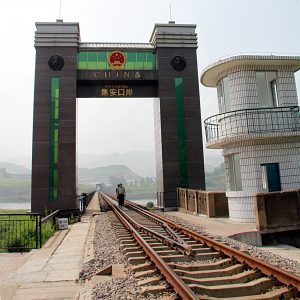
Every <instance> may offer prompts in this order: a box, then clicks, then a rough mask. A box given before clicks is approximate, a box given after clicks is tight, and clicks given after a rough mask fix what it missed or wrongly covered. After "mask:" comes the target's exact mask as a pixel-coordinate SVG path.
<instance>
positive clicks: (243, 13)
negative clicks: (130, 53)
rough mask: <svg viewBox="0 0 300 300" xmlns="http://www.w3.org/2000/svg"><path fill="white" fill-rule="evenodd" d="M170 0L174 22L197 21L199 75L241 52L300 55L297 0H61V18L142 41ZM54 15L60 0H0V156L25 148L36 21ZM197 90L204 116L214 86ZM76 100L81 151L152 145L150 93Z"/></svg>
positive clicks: (95, 32) (86, 31) (162, 18)
mask: <svg viewBox="0 0 300 300" xmlns="http://www.w3.org/2000/svg"><path fill="white" fill-rule="evenodd" d="M170 3H171V4H172V19H173V20H174V21H176V23H192V24H197V29H196V31H197V33H198V44H199V48H198V64H199V75H200V74H201V71H202V70H203V68H204V67H206V66H207V65H208V64H210V63H211V62H213V61H215V60H218V59H219V58H220V57H223V56H227V55H230V54H235V53H239V52H250V53H254V52H263V53H271V52H272V53H274V54H277V53H278V54H297V55H300V38H299V28H300V1H299V0H185V1H182V0H152V1H141V0H127V1H124V0H122V1H121V0H114V1H104V0H102V1H99V0H84V1H83V0H81V1H79V0H62V11H61V18H62V19H63V20H64V21H66V22H70V21H74V22H79V23H80V32H81V40H82V41H83V42H148V41H149V38H150V35H151V32H152V29H153V26H154V24H155V23H167V22H168V21H169V20H170V10H169V5H170ZM58 16H59V0H51V1H50V0H26V1H24V0H10V1H3V2H2V3H1V18H0V26H1V27H0V28H1V29H0V30H1V47H0V57H1V67H2V68H1V69H2V70H1V71H2V72H1V73H0V82H1V88H0V101H1V117H0V128H1V129H0V141H1V147H0V160H3V159H6V158H8V157H12V156H15V155H22V154H31V142H32V112H33V88H34V62H35V49H34V46H33V42H34V31H35V22H37V21H43V22H45V21H55V20H56V19H57V18H58ZM296 79H297V85H298V88H300V76H299V74H297V76H296ZM200 97H201V109H202V118H203V120H204V119H205V118H207V117H208V116H210V115H213V114H216V113H218V111H217V106H216V102H217V100H216V92H215V90H214V89H210V88H205V87H203V86H200ZM78 108H79V110H78V120H79V121H78V140H79V142H78V148H79V153H99V154H100V153H109V152H117V151H118V152H126V151H131V150H154V138H153V136H154V135H153V110H152V100H151V99H129V100H124V99H121V100H116V99H113V100H103V99H79V100H78ZM111 136H113V138H111ZM120 144H122V148H120V146H119V145H120Z"/></svg>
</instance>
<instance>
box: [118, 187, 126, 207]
mask: <svg viewBox="0 0 300 300" xmlns="http://www.w3.org/2000/svg"><path fill="white" fill-rule="evenodd" d="M125 196H126V190H125V188H124V187H123V186H122V183H120V184H119V185H118V188H117V197H118V202H119V206H120V207H123V205H124V201H125Z"/></svg>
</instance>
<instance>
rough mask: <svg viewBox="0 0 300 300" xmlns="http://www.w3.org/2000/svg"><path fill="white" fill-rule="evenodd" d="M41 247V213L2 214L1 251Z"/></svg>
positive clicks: (23, 250) (0, 216)
mask: <svg viewBox="0 0 300 300" xmlns="http://www.w3.org/2000/svg"><path fill="white" fill-rule="evenodd" d="M40 247H41V215H40V214H37V213H27V214H0V252H4V251H5V252H26V251H30V250H31V249H37V248H40Z"/></svg>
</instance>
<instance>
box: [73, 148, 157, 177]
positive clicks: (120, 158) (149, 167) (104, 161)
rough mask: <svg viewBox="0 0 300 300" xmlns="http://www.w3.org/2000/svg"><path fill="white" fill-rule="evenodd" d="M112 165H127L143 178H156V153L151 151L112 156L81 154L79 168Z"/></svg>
mask: <svg viewBox="0 0 300 300" xmlns="http://www.w3.org/2000/svg"><path fill="white" fill-rule="evenodd" d="M110 165H125V166H127V167H128V168H129V169H131V170H132V171H133V172H134V173H136V174H138V175H139V176H143V177H146V176H148V177H155V176H156V175H155V153H154V152H151V151H132V152H127V153H111V154H107V155H105V154H102V155H97V154H79V155H78V166H79V168H96V167H106V166H110Z"/></svg>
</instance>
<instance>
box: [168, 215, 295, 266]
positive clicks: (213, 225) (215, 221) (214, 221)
mask: <svg viewBox="0 0 300 300" xmlns="http://www.w3.org/2000/svg"><path fill="white" fill-rule="evenodd" d="M167 214H168V215H171V216H174V217H178V218H181V219H182V220H184V221H185V222H188V223H190V224H195V225H199V226H201V227H203V228H204V229H205V230H206V231H207V232H208V233H210V234H213V235H219V236H224V237H232V238H234V239H236V240H239V241H242V242H245V243H248V244H252V245H257V244H258V243H259V238H258V231H257V229H256V225H255V224H254V223H239V222H235V221H232V220H230V219H229V218H207V217H202V216H197V215H191V214H186V213H183V212H179V211H172V212H167ZM258 248H259V249H261V250H266V251H269V252H271V253H274V254H277V255H280V256H282V257H286V258H288V259H293V260H295V261H297V262H300V249H299V248H295V247H292V246H289V245H280V244H279V245H275V246H261V245H259V246H258Z"/></svg>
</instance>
